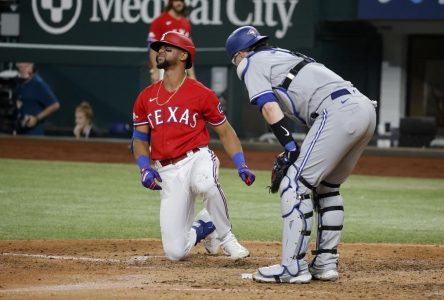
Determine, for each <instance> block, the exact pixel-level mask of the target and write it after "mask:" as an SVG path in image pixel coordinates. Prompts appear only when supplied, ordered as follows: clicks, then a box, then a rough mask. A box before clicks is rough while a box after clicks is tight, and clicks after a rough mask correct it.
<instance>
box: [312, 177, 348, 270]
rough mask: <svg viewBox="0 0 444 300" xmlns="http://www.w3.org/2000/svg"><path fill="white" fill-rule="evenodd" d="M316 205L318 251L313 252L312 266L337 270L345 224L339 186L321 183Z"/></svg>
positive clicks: (318, 188) (317, 190)
mask: <svg viewBox="0 0 444 300" xmlns="http://www.w3.org/2000/svg"><path fill="white" fill-rule="evenodd" d="M314 203H315V210H316V212H317V214H318V231H317V238H316V250H315V251H312V254H314V255H315V258H314V260H313V262H312V264H314V265H315V266H317V267H321V268H325V269H329V268H335V267H336V264H337V262H338V257H339V255H338V254H337V247H338V245H339V242H340V241H341V231H342V226H343V222H344V206H343V199H342V196H341V195H340V193H339V185H333V184H328V183H325V182H323V183H321V184H320V185H319V186H318V187H317V189H316V195H315V199H314Z"/></svg>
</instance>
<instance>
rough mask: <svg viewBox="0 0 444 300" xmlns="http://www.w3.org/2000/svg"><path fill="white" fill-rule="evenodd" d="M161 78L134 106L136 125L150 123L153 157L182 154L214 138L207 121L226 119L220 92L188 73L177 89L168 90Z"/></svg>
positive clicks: (134, 122) (139, 97)
mask: <svg viewBox="0 0 444 300" xmlns="http://www.w3.org/2000/svg"><path fill="white" fill-rule="evenodd" d="M162 82H163V81H158V82H156V83H154V84H152V85H150V86H148V87H147V88H145V89H144V90H143V91H142V92H141V93H140V94H139V96H138V97H137V100H136V102H135V104H134V108H133V125H134V127H137V126H140V125H148V126H149V127H150V131H151V159H153V160H164V159H168V158H175V157H178V156H180V155H182V154H184V153H185V152H187V151H189V150H192V149H194V148H196V147H201V146H207V145H208V143H209V142H210V134H209V133H208V130H207V128H206V127H205V123H206V122H208V123H209V124H211V125H213V126H218V125H221V124H223V123H225V121H226V119H227V118H226V116H225V114H224V113H223V111H222V107H221V104H220V102H219V99H218V98H217V96H216V94H215V93H214V92H213V91H212V90H211V89H209V88H207V87H206V86H204V85H203V84H202V83H200V82H199V81H196V80H194V79H191V78H189V77H187V78H186V79H185V81H184V83H183V84H182V86H181V87H180V88H179V89H178V90H177V92H172V93H170V92H168V91H167V90H166V89H165V88H164V86H163V84H162Z"/></svg>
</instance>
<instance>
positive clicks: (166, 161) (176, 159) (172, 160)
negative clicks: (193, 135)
mask: <svg viewBox="0 0 444 300" xmlns="http://www.w3.org/2000/svg"><path fill="white" fill-rule="evenodd" d="M199 150H200V149H199V148H194V149H192V150H190V151H187V152H185V153H184V154H182V155H179V156H178V157H174V158H168V159H164V160H159V163H160V165H161V166H162V167H165V166H168V165H171V164H173V165H174V164H177V163H178V162H179V161H181V160H182V159H184V158H187V157H188V156H190V155H192V154H194V153H196V152H198V151H199Z"/></svg>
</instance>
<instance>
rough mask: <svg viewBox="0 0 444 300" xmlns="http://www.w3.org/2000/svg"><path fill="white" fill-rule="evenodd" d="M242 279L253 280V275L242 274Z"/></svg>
mask: <svg viewBox="0 0 444 300" xmlns="http://www.w3.org/2000/svg"><path fill="white" fill-rule="evenodd" d="M241 277H242V279H253V273H242V274H241Z"/></svg>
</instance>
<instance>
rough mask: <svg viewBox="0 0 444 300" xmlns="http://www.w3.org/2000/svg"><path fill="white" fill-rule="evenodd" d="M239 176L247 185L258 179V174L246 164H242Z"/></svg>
mask: <svg viewBox="0 0 444 300" xmlns="http://www.w3.org/2000/svg"><path fill="white" fill-rule="evenodd" d="M237 171H238V173H239V176H240V178H241V179H242V181H243V182H245V184H246V185H252V184H253V182H254V180H255V179H256V175H254V173H253V172H251V170H250V169H248V167H247V166H246V165H243V166H241V167H240V168H239V169H238V170H237Z"/></svg>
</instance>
